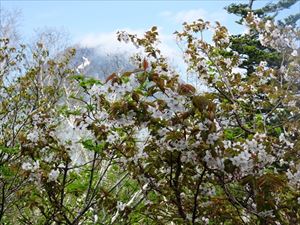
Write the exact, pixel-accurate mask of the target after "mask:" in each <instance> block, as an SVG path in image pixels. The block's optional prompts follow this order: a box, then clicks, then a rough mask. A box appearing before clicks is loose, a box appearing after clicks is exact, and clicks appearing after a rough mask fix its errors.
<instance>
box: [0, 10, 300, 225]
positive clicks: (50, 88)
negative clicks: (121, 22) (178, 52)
mask: <svg viewBox="0 0 300 225" xmlns="http://www.w3.org/2000/svg"><path fill="white" fill-rule="evenodd" d="M244 24H245V25H246V26H249V27H250V28H251V29H253V30H256V31H257V32H258V33H259V35H260V38H259V39H260V41H261V44H262V45H263V46H268V47H269V48H272V49H274V50H276V51H279V52H281V54H282V55H283V56H284V57H283V58H284V60H285V61H284V63H282V66H281V67H280V68H277V67H272V65H269V64H268V63H266V62H264V61H261V62H260V63H259V65H258V66H256V67H255V68H254V71H252V72H251V73H247V72H248V71H246V72H245V73H243V72H241V70H237V69H238V68H240V67H239V66H240V65H241V64H242V61H243V58H242V56H240V55H239V54H237V53H236V52H235V51H233V50H232V49H231V48H230V47H231V44H232V43H231V41H230V38H229V37H230V34H229V32H228V30H227V29H226V27H224V26H222V25H221V24H220V23H218V22H216V23H215V24H211V23H210V22H206V21H203V20H201V19H199V20H197V21H195V22H192V23H184V24H183V30H182V31H179V32H175V35H176V36H177V38H178V41H179V42H180V43H181V45H182V46H183V49H184V59H185V62H186V63H187V65H188V70H189V71H193V72H194V73H196V74H197V75H198V79H199V80H200V81H201V82H203V83H205V84H206V85H207V87H208V91H207V92H203V91H201V90H197V89H196V88H195V87H194V86H193V85H192V84H188V83H185V82H183V80H181V78H180V75H179V74H178V73H177V72H176V71H174V70H173V69H172V68H171V67H170V66H169V65H168V61H167V59H166V58H165V57H164V56H163V55H162V54H161V52H160V49H159V48H158V47H157V43H158V42H159V39H158V32H157V28H156V27H153V28H152V29H151V30H149V31H148V32H146V33H145V35H144V36H143V37H138V36H137V35H134V34H128V33H126V32H119V33H118V38H119V40H120V41H125V42H131V43H133V44H134V45H135V46H137V47H138V48H142V49H144V54H143V55H136V56H135V57H134V60H135V62H136V65H137V69H136V70H133V71H128V72H125V73H122V74H117V73H113V74H111V75H110V76H109V77H108V78H107V79H106V81H105V82H103V81H100V80H97V79H94V78H90V77H87V76H85V75H83V74H78V73H77V72H76V68H72V67H69V61H70V58H71V57H72V55H73V54H74V52H72V51H71V52H69V53H66V55H65V57H63V58H60V59H59V60H55V59H51V58H49V56H48V54H47V50H45V49H44V48H43V46H42V45H41V46H40V47H39V50H38V51H37V52H36V53H35V54H34V56H35V57H34V58H35V63H33V65H32V66H31V67H29V68H26V70H25V72H24V70H18V66H17V65H19V64H20V63H21V64H22V60H23V57H24V56H23V54H22V49H20V50H17V49H15V48H11V47H9V42H7V41H5V40H4V42H3V44H2V45H1V101H0V103H1V104H0V112H1V114H0V115H1V117H2V118H3V120H1V133H0V135H1V136H0V137H1V139H0V141H1V142H0V146H1V153H0V160H1V161H0V162H1V167H0V169H1V176H0V185H1V186H0V187H1V191H2V193H1V196H2V197H1V201H0V206H1V208H0V209H1V210H0V213H1V214H0V219H2V221H4V223H15V224H74V225H75V224H276V225H277V224H297V223H299V221H300V211H299V204H300V192H299V189H300V161H299V146H300V145H299V144H300V142H299V138H298V137H299V130H300V123H299V119H300V116H299V102H298V97H299V95H298V83H299V57H298V55H299V53H300V49H299V46H298V45H297V42H298V41H299V37H300V33H299V32H300V31H299V29H298V28H293V27H284V28H283V27H280V26H277V25H276V24H275V23H274V22H272V21H262V20H260V19H259V18H258V17H256V16H255V15H254V14H253V13H248V14H247V16H246V17H245V20H244ZM209 32H212V33H213V35H212V42H211V43H208V42H206V41H205V40H204V38H203V37H204V35H206V34H207V33H209ZM2 55H3V56H2ZM2 71H3V72H2ZM17 71H18V72H17ZM237 71H239V72H237ZM79 72H80V71H79ZM18 73H20V75H18ZM13 78H14V79H13ZM8 81H9V82H8Z"/></svg>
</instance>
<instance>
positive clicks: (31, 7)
mask: <svg viewBox="0 0 300 225" xmlns="http://www.w3.org/2000/svg"><path fill="white" fill-rule="evenodd" d="M232 2H241V1H233V0H232V1H230V0H226V1H222V0H214V1H213V0H210V1H12V0H9V1H8V0H1V7H2V8H6V9H14V8H17V9H20V10H21V11H22V15H23V16H22V21H21V31H22V33H23V34H24V35H25V36H30V34H32V32H33V30H34V29H36V28H41V27H45V26H47V27H57V28H64V29H66V30H67V31H68V32H69V33H70V35H71V37H72V38H73V40H78V39H80V38H82V37H84V36H85V35H87V34H97V33H108V32H112V31H115V30H118V29H130V30H145V29H147V28H150V27H151V26H153V25H156V26H158V27H160V28H161V29H163V31H164V32H165V33H172V32H174V31H175V30H178V29H180V24H181V22H182V19H184V18H189V17H194V18H196V16H197V15H199V16H202V17H204V18H206V19H209V20H219V21H220V22H222V23H224V24H225V25H227V26H228V27H230V28H231V30H232V32H239V29H241V28H240V27H238V26H237V25H235V24H234V22H233V21H234V20H233V19H232V18H234V17H233V16H231V15H228V14H226V11H225V10H224V9H223V8H224V7H225V6H227V5H228V4H230V3H232ZM244 2H248V0H247V1H244ZM268 2H270V1H258V2H256V3H255V6H256V7H257V6H261V5H263V4H265V3H268Z"/></svg>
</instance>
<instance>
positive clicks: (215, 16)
mask: <svg viewBox="0 0 300 225" xmlns="http://www.w3.org/2000/svg"><path fill="white" fill-rule="evenodd" d="M160 16H162V17H165V18H167V19H169V20H172V21H175V22H176V23H183V22H188V23H189V22H192V21H195V20H198V19H203V20H207V21H220V22H221V23H224V22H225V21H226V19H227V13H226V12H225V11H224V10H223V11H215V12H212V13H211V12H208V11H205V10H204V9H202V8H198V9H190V10H182V11H179V12H171V11H163V12H161V13H160Z"/></svg>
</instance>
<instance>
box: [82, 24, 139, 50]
mask: <svg viewBox="0 0 300 225" xmlns="http://www.w3.org/2000/svg"><path fill="white" fill-rule="evenodd" d="M121 30H123V29H121ZM124 30H127V31H128V29H124ZM129 33H133V34H138V35H140V34H142V33H143V32H142V31H140V30H129ZM78 42H79V45H81V46H82V47H88V48H95V49H99V51H101V52H99V53H102V54H107V53H111V54H115V53H134V52H137V49H136V48H135V47H134V46H133V45H131V44H126V43H124V42H119V41H118V40H117V31H113V32H106V33H90V34H87V35H85V36H83V37H81V38H80V39H79V41H78Z"/></svg>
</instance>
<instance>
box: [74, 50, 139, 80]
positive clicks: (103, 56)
mask: <svg viewBox="0 0 300 225" xmlns="http://www.w3.org/2000/svg"><path fill="white" fill-rule="evenodd" d="M82 57H85V58H87V59H88V60H89V62H90V64H89V65H88V66H87V67H85V69H84V71H83V72H84V74H86V75H90V76H93V77H96V78H99V79H100V80H105V78H106V77H107V76H109V75H110V74H112V73H114V72H120V73H121V72H124V71H127V70H132V69H133V68H134V66H133V64H132V63H131V62H130V59H129V57H128V54H126V53H120V54H107V53H102V52H101V51H100V50H99V49H96V48H83V47H76V55H75V57H74V59H73V60H72V62H71V65H73V66H75V67H77V66H78V65H80V64H81V63H82V62H83V58H82Z"/></svg>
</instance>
